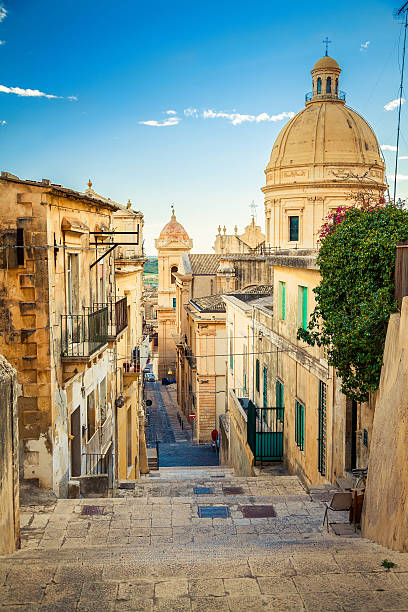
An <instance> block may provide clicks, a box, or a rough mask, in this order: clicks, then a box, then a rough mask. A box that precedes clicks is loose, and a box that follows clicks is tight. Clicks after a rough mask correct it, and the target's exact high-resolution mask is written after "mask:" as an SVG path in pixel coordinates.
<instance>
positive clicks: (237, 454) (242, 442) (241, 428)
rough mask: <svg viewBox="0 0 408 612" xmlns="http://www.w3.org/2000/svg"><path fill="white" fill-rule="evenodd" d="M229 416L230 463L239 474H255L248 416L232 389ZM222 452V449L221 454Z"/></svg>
mask: <svg viewBox="0 0 408 612" xmlns="http://www.w3.org/2000/svg"><path fill="white" fill-rule="evenodd" d="M228 416H229V449H228V465H230V466H231V467H233V468H234V470H235V473H236V475H237V476H253V475H254V469H253V466H254V456H253V454H252V451H251V449H250V448H249V445H248V443H247V417H246V414H245V411H244V410H243V408H242V407H241V404H240V403H239V401H238V399H237V398H236V396H235V393H234V392H233V391H232V390H231V391H230V392H229V397H228ZM221 442H222V438H221ZM222 454H223V450H222V449H221V451H220V455H222Z"/></svg>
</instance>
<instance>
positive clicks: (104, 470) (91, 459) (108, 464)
mask: <svg viewBox="0 0 408 612" xmlns="http://www.w3.org/2000/svg"><path fill="white" fill-rule="evenodd" d="M82 457H83V459H84V463H85V464H84V470H85V474H86V475H87V476H93V475H97V474H111V473H112V455H111V454H108V453H105V454H104V455H102V454H101V453H83V455H82Z"/></svg>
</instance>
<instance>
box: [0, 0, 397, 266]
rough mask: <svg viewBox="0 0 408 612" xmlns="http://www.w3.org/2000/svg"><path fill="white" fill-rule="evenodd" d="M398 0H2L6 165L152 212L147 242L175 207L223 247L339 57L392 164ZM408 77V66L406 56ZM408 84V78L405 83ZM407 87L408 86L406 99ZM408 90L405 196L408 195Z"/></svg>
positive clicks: (352, 93) (207, 248)
mask: <svg viewBox="0 0 408 612" xmlns="http://www.w3.org/2000/svg"><path fill="white" fill-rule="evenodd" d="M401 4H402V2H401ZM398 7H399V3H395V2H390V1H388V2H387V1H377V2H375V1H372V2H361V1H359V0H354V1H353V2H351V1H349V0H344V1H343V2H341V3H338V2H331V1H327V0H326V1H324V2H323V1H320V0H315V1H314V2H309V3H304V2H296V1H294V2H292V3H290V4H287V3H283V2H274V1H272V0H268V1H263V0H262V1H257V0H254V1H253V2H251V3H248V2H243V1H241V0H235V1H234V2H225V1H223V0H217V1H213V0H207V1H206V2H202V3H191V2H182V1H177V0H175V1H174V2H172V3H170V2H164V1H162V0H156V1H155V2H151V1H146V2H145V1H139V0H120V2H119V1H118V0H98V1H96V0H81V2H78V1H77V0H76V1H74V0H58V2H55V0H36V1H35V2H34V1H33V0H3V1H2V0H0V162H1V163H0V168H1V169H2V170H6V171H8V172H12V173H13V174H16V175H18V176H19V177H21V178H25V179H34V180H41V179H42V178H48V179H51V181H52V182H55V183H59V184H62V185H64V186H66V187H70V188H73V189H78V190H80V191H84V190H85V189H86V187H87V182H88V179H89V178H90V179H91V180H92V182H93V188H94V189H95V191H97V192H98V193H100V194H102V195H104V196H107V197H110V198H112V199H113V200H115V201H118V202H122V203H126V202H127V200H128V199H129V198H130V200H131V202H132V205H133V207H134V208H135V209H137V210H141V211H142V212H143V213H144V215H145V227H144V238H145V248H146V251H147V253H148V254H149V255H154V254H155V253H156V252H155V249H154V238H156V237H157V236H158V234H159V233H160V230H161V228H162V227H163V226H164V224H165V223H166V222H167V221H168V220H169V217H170V205H171V204H172V203H174V206H175V210H176V216H177V219H178V220H179V221H180V222H181V223H182V224H183V225H184V227H185V228H186V230H187V231H188V233H189V235H190V237H191V238H192V239H193V242H194V249H193V250H194V251H195V252H211V247H212V244H213V243H214V239H215V235H216V233H217V227H218V225H219V224H220V225H221V226H224V225H226V227H227V231H228V232H229V233H232V232H233V227H234V225H235V224H238V227H239V231H240V232H241V231H243V228H244V226H245V225H247V224H248V223H249V220H250V208H249V206H250V204H251V202H252V201H254V202H255V204H257V206H258V208H257V221H258V223H259V224H260V225H261V226H262V227H263V226H264V219H263V195H262V192H261V191H260V189H261V187H262V186H263V185H264V182H265V175H264V169H265V167H266V165H267V163H268V160H269V156H270V152H271V150H272V146H273V143H274V141H275V139H276V137H277V135H278V133H279V131H280V130H281V129H282V127H283V126H284V125H285V123H286V122H287V121H288V118H289V117H290V116H292V113H297V112H299V111H300V110H301V109H302V108H303V107H304V94H305V93H306V92H307V91H309V90H310V89H311V75H310V70H311V69H312V67H313V65H314V63H315V62H316V61H317V59H319V57H321V56H322V55H324V45H323V44H322V41H323V39H325V38H326V36H328V38H329V40H331V41H332V42H331V44H330V46H329V55H331V56H332V57H334V58H335V59H337V61H338V62H339V64H340V66H341V68H342V70H343V72H342V74H341V89H343V90H345V91H346V94H347V104H348V105H349V106H351V107H352V108H354V109H355V110H357V111H358V112H359V113H360V114H362V115H363V116H364V118H365V119H366V120H367V121H368V122H369V123H370V125H371V126H372V127H373V128H374V130H375V132H376V134H377V138H378V140H379V143H380V144H381V145H383V150H384V156H385V159H386V163H387V173H388V174H389V175H391V178H390V183H392V181H393V179H392V176H393V175H394V158H395V152H394V150H393V147H394V148H395V140H396V125H397V113H398V102H395V101H396V100H398V99H399V97H400V95H399V80H400V61H401V31H402V26H401V23H400V22H399V21H398V20H396V19H395V18H394V17H393V12H394V11H395V9H396V8H398ZM407 79H408V66H407ZM407 82H408V81H407ZM406 93H407V95H406V96H405V92H403V99H404V100H405V97H406V98H407V100H408V85H407V89H406ZM407 109H408V102H407V103H406V104H403V105H402V107H401V110H402V123H401V142H400V159H399V167H398V174H397V176H398V189H397V194H398V195H399V196H401V197H406V196H408V113H407Z"/></svg>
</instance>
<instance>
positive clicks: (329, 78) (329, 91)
mask: <svg viewBox="0 0 408 612" xmlns="http://www.w3.org/2000/svg"><path fill="white" fill-rule="evenodd" d="M326 93H331V77H327V81H326Z"/></svg>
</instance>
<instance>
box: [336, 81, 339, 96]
mask: <svg viewBox="0 0 408 612" xmlns="http://www.w3.org/2000/svg"><path fill="white" fill-rule="evenodd" d="M338 93H339V79H336V94H338Z"/></svg>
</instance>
